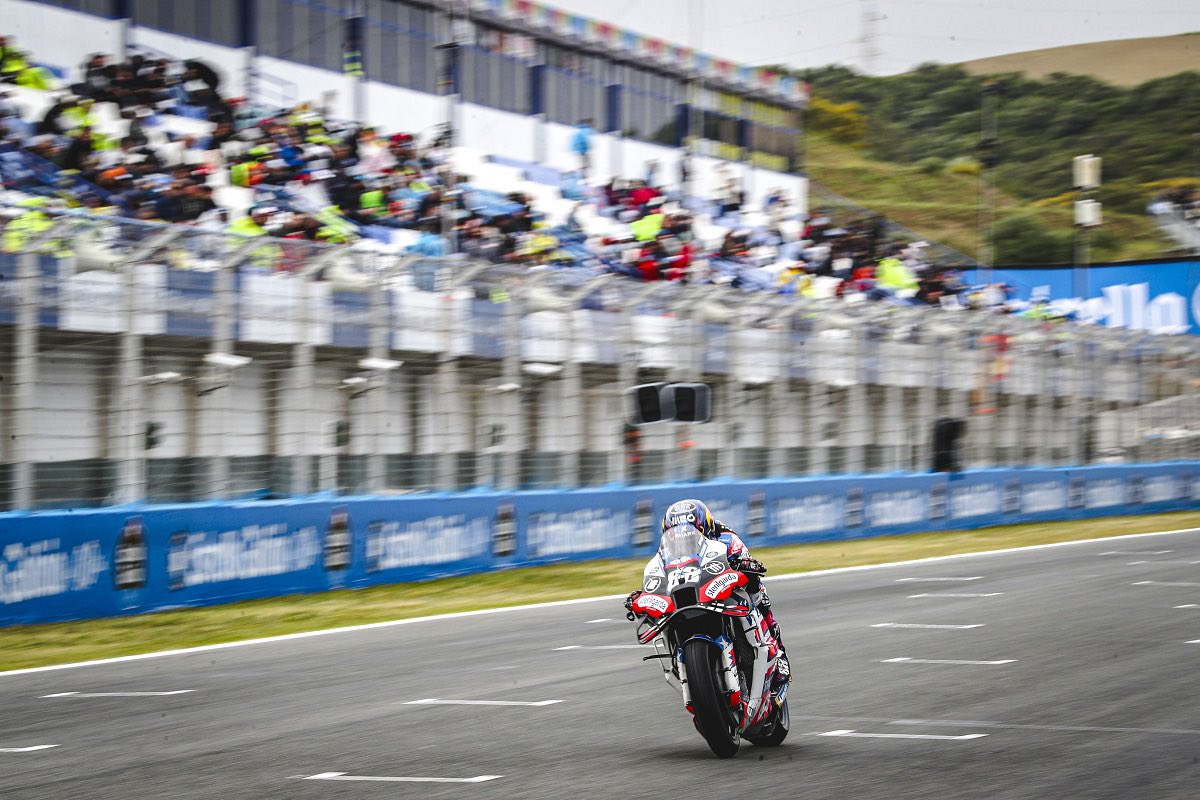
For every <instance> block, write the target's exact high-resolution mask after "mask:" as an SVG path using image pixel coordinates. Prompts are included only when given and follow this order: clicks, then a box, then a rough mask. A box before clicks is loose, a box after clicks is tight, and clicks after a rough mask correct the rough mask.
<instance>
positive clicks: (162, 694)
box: [42, 689, 196, 698]
mask: <svg viewBox="0 0 1200 800" xmlns="http://www.w3.org/2000/svg"><path fill="white" fill-rule="evenodd" d="M194 691H196V690H195V689H176V690H175V691H173V692H58V693H56V694H44V695H42V697H43V698H47V697H169V696H171V695H173V694H187V693H188V692H194Z"/></svg>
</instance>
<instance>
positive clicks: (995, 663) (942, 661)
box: [879, 658, 1017, 666]
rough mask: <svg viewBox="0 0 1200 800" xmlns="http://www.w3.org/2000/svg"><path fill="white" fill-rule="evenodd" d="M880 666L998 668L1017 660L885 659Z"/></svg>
mask: <svg viewBox="0 0 1200 800" xmlns="http://www.w3.org/2000/svg"><path fill="white" fill-rule="evenodd" d="M879 663H880V664H964V665H967V664H970V665H979V666H998V665H1000V664H1015V663H1017V660H1016V659H1015V658H1002V659H1000V660H999V661H963V660H959V659H953V658H885V659H883V660H882V661H880V662H879Z"/></svg>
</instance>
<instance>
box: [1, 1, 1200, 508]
mask: <svg viewBox="0 0 1200 800" xmlns="http://www.w3.org/2000/svg"><path fill="white" fill-rule="evenodd" d="M13 1H14V3H16V4H19V5H20V6H21V7H22V9H23V10H24V12H25V13H23V14H22V15H21V16H20V18H19V19H17V20H16V21H15V22H14V27H15V32H16V35H17V38H16V42H17V43H19V45H20V46H22V47H26V48H28V49H29V52H30V57H29V58H28V63H29V66H28V69H36V70H46V71H49V72H50V73H51V74H52V75H53V76H54V77H52V78H51V77H48V76H46V75H44V74H42V73H40V72H39V78H38V80H39V81H41V83H42V84H44V85H37V86H31V85H13V86H12V87H11V88H9V89H8V96H7V97H6V98H5V99H4V103H5V104H6V105H4V106H3V107H0V112H2V113H4V125H5V131H6V133H5V137H4V141H5V144H4V146H3V148H2V149H0V175H3V178H4V186H5V190H6V195H5V197H4V198H3V200H4V206H3V217H4V219H5V220H6V225H5V229H4V231H3V237H4V238H3V250H4V254H3V256H0V266H2V269H0V272H2V273H3V278H2V279H0V341H3V342H4V344H5V347H4V350H5V351H6V352H11V353H12V359H11V362H9V363H6V364H5V369H6V370H8V371H10V374H11V375H12V379H11V380H6V382H5V384H6V390H5V391H6V393H5V394H0V408H2V409H3V412H4V413H3V418H4V420H5V422H4V423H3V425H4V430H3V433H4V437H3V442H4V444H3V445H2V446H0V462H2V463H3V465H4V466H3V470H4V472H3V473H0V506H3V507H5V508H16V509H24V508H44V507H62V506H81V505H100V504H111V503H121V502H129V501H137V500H142V499H148V500H150V501H155V502H175V501H195V500H205V499H221V498H231V497H236V498H242V497H278V496H301V495H309V494H312V493H314V492H322V491H336V492H341V493H355V494H388V493H401V492H414V491H435V490H466V489H473V488H479V487H492V488H498V489H504V490H512V489H518V488H569V487H577V486H603V485H608V484H613V483H637V484H650V483H659V482H663V481H670V480H705V479H714V478H731V477H742V478H762V477H767V476H776V477H777V476H783V475H824V474H833V473H864V472H898V471H924V470H926V469H927V468H928V467H929V465H930V463H931V461H932V431H933V427H934V424H935V421H936V420H938V419H942V418H966V419H969V421H970V422H969V424H968V426H967V439H966V446H965V450H964V462H965V466H968V467H987V466H1039V465H1046V466H1050V465H1063V464H1086V463H1092V462H1094V461H1099V460H1101V459H1109V460H1112V459H1121V460H1128V461H1134V460H1140V461H1148V460H1149V461H1156V460H1168V459H1177V458H1194V457H1195V456H1196V455H1197V450H1198V444H1197V439H1196V430H1195V426H1196V419H1197V417H1196V413H1195V411H1196V409H1195V404H1194V403H1190V402H1187V399H1188V398H1189V396H1190V395H1191V394H1193V393H1194V388H1195V385H1196V384H1195V382H1196V380H1197V379H1198V378H1200V374H1198V369H1200V359H1198V358H1197V348H1196V346H1195V343H1194V339H1193V338H1191V337H1186V336H1152V335H1149V334H1147V333H1146V332H1144V331H1136V330H1132V331H1119V330H1106V329H1100V328H1096V327H1093V326H1083V325H1076V324H1072V323H1069V322H1067V321H1065V320H1064V319H1063V318H1062V315H1061V314H1059V313H1058V312H1056V311H1055V310H1054V309H1053V308H1051V307H1049V306H1047V305H1045V304H1033V305H1032V306H1030V305H1029V304H1017V303H1012V302H1008V301H1007V299H1006V298H1005V296H1004V294H1003V292H1002V291H1001V290H1000V289H998V288H997V287H988V286H979V287H972V286H968V285H965V284H964V283H963V281H962V278H961V276H959V275H958V274H957V273H956V272H955V271H953V270H947V269H943V268H942V267H941V266H932V265H930V264H929V263H927V258H926V256H925V252H926V248H925V247H923V246H921V244H920V243H912V242H904V241H894V240H893V239H892V236H891V232H890V231H889V230H888V228H887V226H886V223H884V221H882V220H879V219H877V218H872V217H869V216H868V217H863V218H858V219H853V220H846V219H834V218H830V217H828V216H825V215H823V213H822V212H820V211H819V210H814V211H813V213H808V209H807V207H806V202H807V201H806V197H805V193H804V187H805V184H804V181H803V179H802V178H801V177H799V176H797V175H795V174H793V173H792V172H791V171H792V170H794V169H795V168H796V167H797V166H798V165H797V164H796V158H795V156H796V153H797V152H798V151H799V148H798V144H797V138H798V136H799V112H800V109H801V108H802V105H803V93H802V92H801V91H800V90H799V88H798V87H792V86H788V85H785V84H784V83H783V82H782V81H780V80H778V78H777V77H775V78H772V77H770V76H763V75H761V74H758V73H754V72H749V73H747V72H745V71H743V70H739V69H736V68H733V69H728V68H726V67H725V66H724V65H721V64H710V65H706V66H705V68H704V69H703V70H701V69H699V65H702V64H704V62H703V61H701V58H702V56H700V55H698V54H685V53H676V52H675V51H676V50H678V48H670V47H668V46H667V45H665V44H662V43H659V44H658V45H657V46H650V45H643V44H641V43H638V42H633V43H630V42H629V41H628V40H627V39H626V38H625V37H623V36H622V35H621V34H620V32H617V34H616V35H614V34H612V33H611V32H606V31H602V30H599V29H598V28H597V27H596V26H593V25H591V24H590V23H588V22H587V21H586V20H584V21H583V23H582V26H581V24H580V23H577V22H576V18H573V17H570V16H569V15H555V14H554V13H550V12H546V13H543V12H542V11H540V10H539V9H540V7H535V6H533V5H532V4H519V3H518V4H513V5H511V6H510V5H509V4H503V3H498V4H493V3H485V4H478V5H474V6H471V7H470V8H460V7H459V6H457V5H448V6H446V7H442V6H425V5H420V4H409V3H404V2H391V1H390V0H388V1H387V2H385V1H384V0H377V1H376V2H368V3H366V4H365V11H364V13H363V15H362V16H358V17H352V18H350V19H349V20H347V19H344V18H343V17H342V15H341V12H340V10H339V9H336V8H333V7H331V6H328V5H325V4H322V3H317V2H309V1H308V0H304V2H300V0H294V1H293V0H271V2H260V3H243V2H234V1H233V0H229V2H224V3H214V4H213V5H214V6H220V7H222V8H223V9H224V10H225V11H226V12H229V13H228V14H226V15H224V16H222V15H218V14H216V13H214V14H213V15H212V16H205V15H202V14H198V13H191V12H186V10H187V9H191V10H192V12H194V11H195V9H196V8H197V6H196V4H195V3H182V2H179V3H160V2H149V1H143V2H132V3H129V2H111V3H110V2H90V3H89V2H59V3H54V4H50V5H53V6H59V7H65V8H66V9H67V10H64V8H51V7H49V5H47V4H38V3H28V2H24V0H13ZM86 12H97V13H100V14H101V17H96V18H89V17H86V16H83V15H84V14H85V13H86ZM168 12H170V13H168ZM185 12H186V13H185ZM297 14H299V15H300V16H298V17H296V19H299V20H301V22H300V23H298V25H297V26H281V25H274V24H265V23H268V22H270V21H271V20H273V19H277V18H278V17H279V16H280V15H297ZM59 15H69V16H59ZM290 18H291V17H290V16H289V19H290ZM66 19H74V20H76V21H78V20H79V19H94V24H95V26H96V30H97V31H98V33H96V35H95V37H94V38H92V39H91V41H92V42H108V43H111V44H112V45H113V47H111V48H110V52H111V54H112V56H113V58H112V63H110V64H108V65H102V64H96V65H94V66H95V67H96V68H95V69H92V68H89V67H88V66H87V65H86V63H85V62H87V60H88V59H89V57H90V56H91V55H92V54H93V53H94V52H96V51H95V46H94V44H93V45H85V44H84V43H83V42H79V41H75V40H73V38H72V37H71V36H64V37H52V36H50V35H49V33H48V31H50V30H53V28H51V27H50V23H54V22H56V21H57V22H59V23H60V29H66V28H61V24H62V23H63V21H64V20H66ZM31 20H32V21H38V20H40V22H41V27H39V26H38V25H35V24H34V22H31ZM218 21H219V24H218ZM351 23H352V24H351ZM344 25H347V26H348V27H343V26H344ZM285 29H289V30H290V29H298V30H301V31H304V30H307V31H309V33H310V36H309V37H308V38H307V39H304V38H303V37H302V36H301V35H300V34H296V35H295V36H294V37H293V38H292V39H291V40H289V41H288V42H283V41H281V40H280V37H281V36H282V35H283V33H282V32H283V31H284V30H285ZM356 30H357V31H359V32H360V33H361V36H360V37H357V38H356V37H350V38H351V39H354V40H356V41H359V45H360V46H359V47H358V48H357V49H352V48H346V51H345V52H343V48H342V44H341V42H342V37H341V34H342V33H343V32H345V31H356ZM256 31H260V32H262V34H263V36H262V38H261V40H260V39H258V38H257V37H255V35H254V34H255V32H256ZM197 36H199V37H202V38H204V39H207V40H208V41H203V42H201V41H197V40H195V39H194V38H188V37H197ZM331 41H332V42H333V43H334V44H332V45H331V44H330V42H331ZM447 43H452V44H454V45H455V46H454V47H452V48H443V49H442V50H438V49H437V45H438V44H447ZM71 48H73V49H71ZM445 50H450V51H453V53H454V55H453V56H446V55H445V54H444V51H445ZM642 50H645V52H642ZM666 52H669V53H670V55H669V56H668V55H664V53H666ZM356 53H357V58H359V59H360V61H358V62H355V61H354V60H353V58H350V57H352V56H354V55H355V54H356ZM343 57H346V58H349V59H350V60H349V64H350V67H351V70H350V71H351V73H352V74H348V75H347V74H344V72H343V67H344V66H345V65H344V64H343V63H342V61H343ZM210 63H211V65H215V67H217V69H214V70H210V71H211V72H212V73H213V74H212V75H209V74H208V71H206V70H205V67H207V66H209V64H210ZM39 64H40V66H39ZM355 64H360V65H361V69H358V67H356V66H355ZM417 64H423V65H424V66H423V67H422V69H420V70H418V69H417V66H416V65H417ZM75 65H80V66H79V67H78V68H76V66H75ZM434 67H438V68H437V69H435V68H434ZM441 67H445V69H440V68H441ZM268 75H273V77H272V78H268V77H267V76H268ZM439 75H440V76H441V77H440V78H439ZM288 76H291V77H290V78H289V77H288ZM485 78H486V80H485ZM293 79H295V80H293ZM17 83H18V84H21V83H24V84H30V83H33V81H31V80H27V81H18V82H17ZM55 84H57V85H55ZM45 85H49V86H51V88H45ZM301 86H303V87H304V88H305V96H301V93H300V90H299V87H301ZM281 87H282V91H280V89H281ZM326 87H333V88H334V90H336V91H337V92H338V96H337V97H322V96H321V95H322V94H324V91H323V90H324V89H325V88H326ZM235 92H239V93H244V95H245V97H244V98H243V99H241V100H236V101H235V98H236V97H237V95H236V94H234V93H235ZM310 92H311V93H312V94H311V95H310V94H308V93H310ZM68 93H69V96H68ZM389 93H390V94H389ZM3 108H7V109H8V111H7V112H4V111H3ZM589 118H590V119H591V120H592V123H591V125H587V124H584V123H583V120H585V119H589ZM597 120H599V121H598V122H597ZM368 123H369V124H368ZM593 126H594V127H593ZM98 142H102V144H100V143H98ZM577 142H582V143H584V144H582V145H577ZM585 151H586V153H585ZM585 154H586V155H587V156H588V158H587V159H583V158H581V156H583V155H585ZM681 164H685V165H687V166H688V167H689V170H688V171H687V174H686V175H685V174H684V172H682V171H681V170H680V165H681ZM991 311H1003V312H1013V313H991ZM660 379H665V380H703V381H706V382H708V383H710V384H712V385H713V386H714V387H715V388H716V392H715V393H716V408H715V417H716V420H717V421H716V422H715V423H714V424H712V425H708V426H700V427H697V428H696V429H694V430H690V431H687V432H686V434H685V432H684V431H683V430H682V429H675V428H668V427H662V428H660V429H647V430H645V431H634V430H630V429H629V428H628V427H627V426H626V425H625V424H624V413H623V406H622V391H623V389H624V388H626V387H629V386H632V385H634V384H636V383H640V382H646V381H653V380H660Z"/></svg>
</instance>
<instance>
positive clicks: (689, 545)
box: [658, 524, 704, 564]
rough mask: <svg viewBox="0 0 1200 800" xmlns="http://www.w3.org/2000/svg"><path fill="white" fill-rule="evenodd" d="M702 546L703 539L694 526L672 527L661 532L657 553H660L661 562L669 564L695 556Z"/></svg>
mask: <svg viewBox="0 0 1200 800" xmlns="http://www.w3.org/2000/svg"><path fill="white" fill-rule="evenodd" d="M703 546H704V537H703V536H701V535H700V531H698V530H696V528H695V527H694V526H692V525H686V524H685V525H673V526H671V527H670V528H667V529H666V530H665V531H663V535H662V540H661V541H660V542H659V545H658V551H659V552H660V553H662V557H663V561H665V562H667V563H668V564H670V563H671V562H672V561H679V560H680V559H682V558H690V557H692V556H695V555H697V554H698V553H699V552H700V549H701V548H702V547H703Z"/></svg>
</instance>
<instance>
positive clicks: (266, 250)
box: [225, 206, 283, 270]
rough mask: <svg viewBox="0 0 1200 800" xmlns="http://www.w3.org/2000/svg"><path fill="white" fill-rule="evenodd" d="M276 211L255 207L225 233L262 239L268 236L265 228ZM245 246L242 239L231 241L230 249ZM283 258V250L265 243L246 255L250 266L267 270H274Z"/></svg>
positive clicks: (228, 227)
mask: <svg viewBox="0 0 1200 800" xmlns="http://www.w3.org/2000/svg"><path fill="white" fill-rule="evenodd" d="M274 211H275V209H273V208H269V207H264V206H255V207H254V208H252V209H250V213H249V214H248V215H246V216H244V217H239V218H238V219H235V220H234V221H233V222H231V223H229V225H227V226H226V228H225V232H226V233H232V234H236V235H237V236H239V237H241V236H246V237H260V236H266V235H267V229H266V228H265V227H264V226H265V225H266V222H267V220H268V219H269V218H270V216H271V214H272V213H274ZM242 245H243V240H242V239H240V238H234V239H231V240H230V242H229V249H230V250H231V251H232V250H236V249H237V248H239V247H241V246H242ZM282 257H283V250H282V248H280V246H279V245H277V244H275V243H274V242H264V243H263V244H262V245H261V246H259V247H255V248H254V249H252V250H251V251H250V252H249V253H248V254H247V255H246V261H248V262H249V263H250V264H252V265H254V266H256V267H258V268H260V269H266V270H274V269H275V266H276V265H277V264H278V263H279V259H280V258H282Z"/></svg>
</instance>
